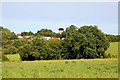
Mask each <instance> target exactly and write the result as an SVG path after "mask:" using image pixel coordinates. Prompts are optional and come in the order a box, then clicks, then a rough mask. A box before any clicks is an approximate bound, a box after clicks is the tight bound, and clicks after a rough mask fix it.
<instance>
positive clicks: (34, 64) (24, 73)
mask: <svg viewBox="0 0 120 80" xmlns="http://www.w3.org/2000/svg"><path fill="white" fill-rule="evenodd" d="M108 53H110V54H111V55H116V56H117V57H118V42H114V43H110V47H109V49H108V50H107V51H106V54H108ZM6 56H7V58H8V59H9V61H5V62H3V63H2V77H3V78H118V58H108V59H78V60H77V59H75V60H41V61H37V60H36V61H20V57H19V54H15V55H6Z"/></svg>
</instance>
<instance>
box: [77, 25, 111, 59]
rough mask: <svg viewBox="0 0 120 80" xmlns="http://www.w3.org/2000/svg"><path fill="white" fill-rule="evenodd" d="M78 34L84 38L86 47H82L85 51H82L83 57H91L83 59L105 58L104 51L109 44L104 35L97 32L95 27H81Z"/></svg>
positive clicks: (99, 31)
mask: <svg viewBox="0 0 120 80" xmlns="http://www.w3.org/2000/svg"><path fill="white" fill-rule="evenodd" d="M79 32H80V33H82V34H84V35H85V37H86V44H87V45H85V46H84V47H85V49H82V50H83V54H84V56H86V55H87V54H89V55H92V56H91V57H90V56H87V57H85V58H100V57H101V56H102V57H105V51H106V50H107V49H108V47H109V45H110V44H109V41H108V39H107V38H106V36H105V35H104V33H103V32H102V31H101V30H99V29H98V28H97V26H82V27H80V29H79ZM90 52H92V53H90ZM93 54H94V55H93Z"/></svg>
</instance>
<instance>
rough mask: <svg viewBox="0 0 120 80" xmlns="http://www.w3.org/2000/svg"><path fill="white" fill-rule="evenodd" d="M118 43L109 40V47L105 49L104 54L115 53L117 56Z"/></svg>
mask: <svg viewBox="0 0 120 80" xmlns="http://www.w3.org/2000/svg"><path fill="white" fill-rule="evenodd" d="M118 44H120V42H119V43H118V42H111V43H110V47H109V48H108V50H107V51H106V54H109V53H110V54H111V55H115V56H117V57H118Z"/></svg>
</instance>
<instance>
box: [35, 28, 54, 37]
mask: <svg viewBox="0 0 120 80" xmlns="http://www.w3.org/2000/svg"><path fill="white" fill-rule="evenodd" d="M35 35H36V36H40V35H41V36H50V37H53V36H55V35H56V34H55V33H54V32H52V30H50V29H41V30H38V32H37V33H36V34H35Z"/></svg>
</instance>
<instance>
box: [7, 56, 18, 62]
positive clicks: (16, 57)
mask: <svg viewBox="0 0 120 80" xmlns="http://www.w3.org/2000/svg"><path fill="white" fill-rule="evenodd" d="M5 56H6V57H7V58H8V60H9V61H12V62H14V61H20V56H19V54H9V55H5Z"/></svg>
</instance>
